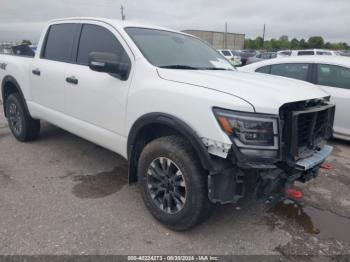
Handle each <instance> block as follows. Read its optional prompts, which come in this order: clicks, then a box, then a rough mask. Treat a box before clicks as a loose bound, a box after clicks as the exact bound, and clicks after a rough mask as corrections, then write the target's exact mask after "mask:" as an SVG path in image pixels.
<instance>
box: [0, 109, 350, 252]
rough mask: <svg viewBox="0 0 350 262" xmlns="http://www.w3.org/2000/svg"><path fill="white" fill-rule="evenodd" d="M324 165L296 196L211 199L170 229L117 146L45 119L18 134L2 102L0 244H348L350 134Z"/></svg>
mask: <svg viewBox="0 0 350 262" xmlns="http://www.w3.org/2000/svg"><path fill="white" fill-rule="evenodd" d="M332 144H333V145H334V146H335V150H334V152H333V155H332V156H331V157H330V158H329V161H328V162H330V163H331V164H332V165H333V169H332V170H322V172H321V174H320V175H319V177H318V178H317V179H315V180H313V181H311V182H310V183H308V184H298V185H297V186H298V188H300V189H301V191H302V192H303V195H304V205H303V206H297V205H295V204H293V203H290V202H286V203H280V204H279V205H277V206H276V207H275V208H274V209H272V210H270V211H269V212H267V213H266V212H264V211H263V208H262V206H261V205H260V204H259V203H256V202H253V201H252V200H250V199H243V200H242V201H241V202H240V203H239V204H238V205H223V206H219V207H218V208H216V210H215V211H214V214H213V216H212V217H211V218H210V219H209V220H208V221H207V222H205V223H204V224H202V225H200V226H198V227H196V228H195V229H193V230H191V231H188V232H184V233H176V232H172V231H170V230H168V229H166V228H164V227H163V226H161V225H160V224H159V223H158V222H157V221H155V220H154V219H153V218H152V217H151V215H150V214H149V213H148V211H147V210H146V208H145V207H144V205H143V203H142V200H141V197H140V194H139V191H138V188H137V186H136V185H131V186H129V185H128V184H127V163H126V161H125V160H123V159H122V158H121V157H119V156H118V155H116V154H114V153H112V152H110V151H108V150H105V149H103V148H101V147H98V146H96V145H94V144H92V143H89V142H87V141H85V140H83V139H81V138H78V137H76V136H74V135H71V134H69V133H67V132H65V131H63V130H61V129H59V128H56V127H54V126H52V125H49V124H45V125H44V126H43V128H42V133H41V137H40V139H39V140H37V141H35V142H31V143H26V144H24V143H19V142H17V141H16V140H15V139H14V138H13V137H12V135H11V134H10V131H9V129H8V127H7V123H6V121H5V118H4V117H3V113H2V111H1V112H0V254H97V255H98V254H179V253H183V254H282V255H285V256H288V255H293V254H315V255H319V254H328V255H329V254H350V186H349V185H350V174H349V171H350V143H347V142H343V141H340V140H335V141H332Z"/></svg>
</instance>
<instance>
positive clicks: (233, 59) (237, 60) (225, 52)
mask: <svg viewBox="0 0 350 262" xmlns="http://www.w3.org/2000/svg"><path fill="white" fill-rule="evenodd" d="M218 52H219V53H220V54H221V55H223V56H224V57H225V58H226V59H227V60H229V61H230V62H231V64H233V65H234V66H239V65H241V64H242V62H241V57H240V56H237V55H235V54H233V53H232V51H231V50H228V49H218Z"/></svg>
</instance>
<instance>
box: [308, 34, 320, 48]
mask: <svg viewBox="0 0 350 262" xmlns="http://www.w3.org/2000/svg"><path fill="white" fill-rule="evenodd" d="M307 42H308V44H309V47H310V48H323V45H324V40H323V38H322V37H321V36H312V37H310V38H309V40H308V41H307Z"/></svg>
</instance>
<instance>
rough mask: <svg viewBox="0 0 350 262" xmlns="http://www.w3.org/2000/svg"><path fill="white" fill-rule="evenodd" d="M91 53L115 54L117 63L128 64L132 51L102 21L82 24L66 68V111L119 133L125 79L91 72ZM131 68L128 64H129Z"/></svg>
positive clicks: (124, 101)
mask: <svg viewBox="0 0 350 262" xmlns="http://www.w3.org/2000/svg"><path fill="white" fill-rule="evenodd" d="M91 52H106V53H114V54H116V55H117V56H118V57H119V59H120V61H121V62H125V63H129V64H131V59H130V58H131V57H132V53H131V52H130V51H129V49H128V48H127V46H126V44H125V43H124V41H123V39H122V38H121V37H120V35H119V34H118V32H117V31H116V30H115V29H114V28H112V27H110V26H109V25H107V24H105V23H102V22H101V23H100V22H96V24H88V23H85V24H83V25H82V29H81V32H80V37H79V43H78V45H77V51H76V58H75V62H74V64H69V65H68V66H67V67H66V75H65V76H64V78H65V79H67V80H68V79H75V82H74V81H73V82H72V81H66V82H65V89H66V94H67V97H66V114H67V115H69V116H72V117H74V118H76V119H79V120H81V121H84V122H86V123H89V124H92V125H94V126H96V127H99V128H103V129H105V130H108V131H112V132H114V133H117V134H120V135H123V133H124V123H125V110H126V103H127V94H128V91H129V86H130V82H131V73H130V74H129V78H128V79H127V80H121V79H119V78H118V77H117V76H114V75H112V74H108V73H101V72H96V71H92V70H91V69H90V68H89V66H88V56H89V54H90V53H91ZM131 68H132V67H131Z"/></svg>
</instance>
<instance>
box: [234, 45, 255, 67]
mask: <svg viewBox="0 0 350 262" xmlns="http://www.w3.org/2000/svg"><path fill="white" fill-rule="evenodd" d="M236 52H238V53H239V56H240V57H241V62H242V65H246V64H247V59H248V58H249V57H253V56H256V55H257V54H259V52H258V51H256V50H253V49H243V50H237V51H236Z"/></svg>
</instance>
